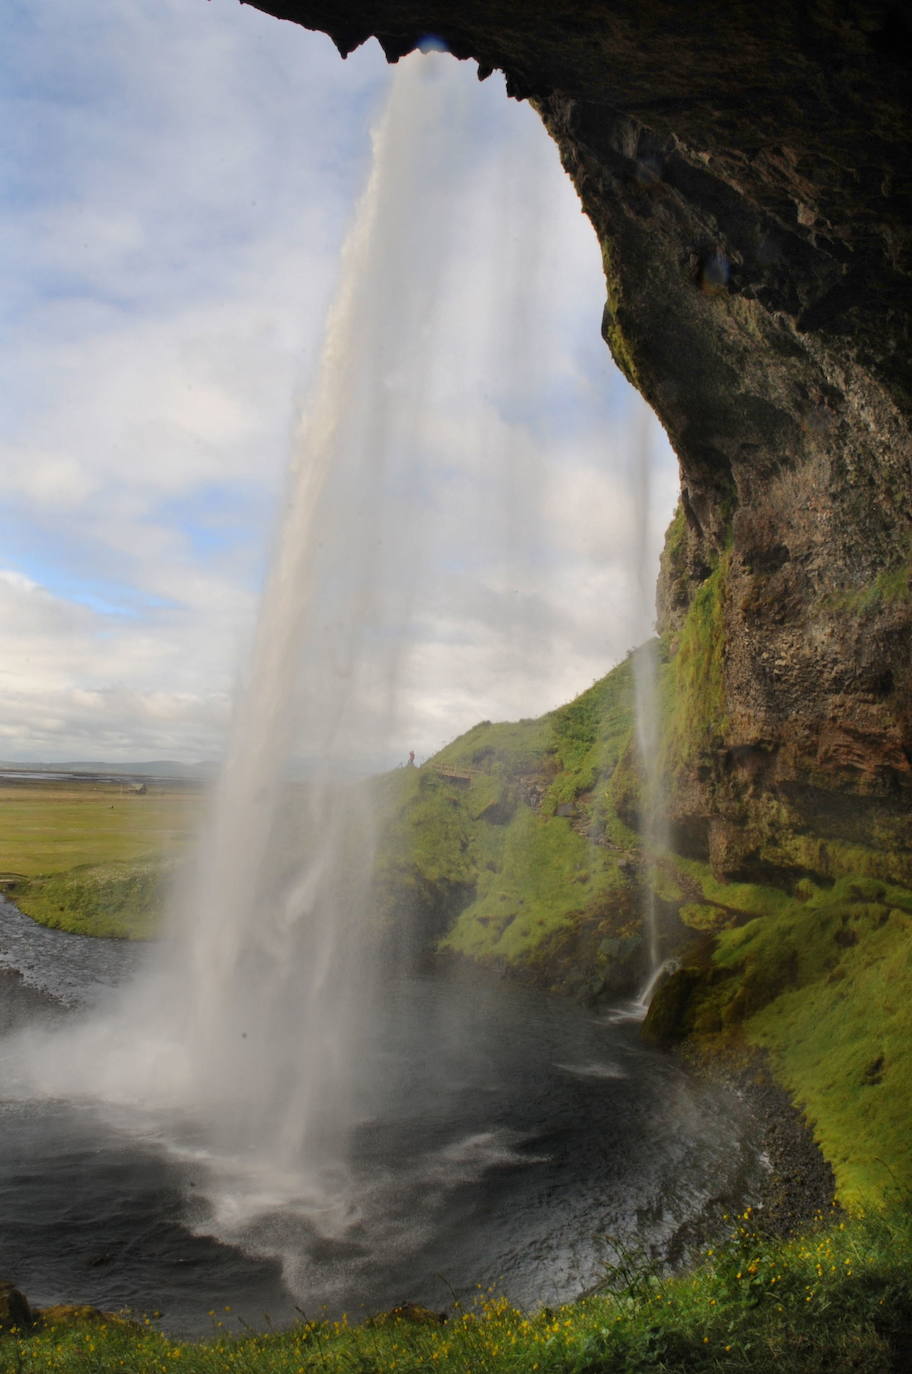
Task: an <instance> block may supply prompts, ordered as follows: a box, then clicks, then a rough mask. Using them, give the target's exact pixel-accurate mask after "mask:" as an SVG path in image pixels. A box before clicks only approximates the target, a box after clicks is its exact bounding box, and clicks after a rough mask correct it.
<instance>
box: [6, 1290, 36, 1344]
mask: <svg viewBox="0 0 912 1374" xmlns="http://www.w3.org/2000/svg"><path fill="white" fill-rule="evenodd" d="M32 1321H33V1314H32V1309H31V1307H30V1306H29V1301H28V1298H27V1297H26V1296H25V1294H24V1293H20V1291H19V1289H18V1288H17V1287H16V1285H15V1284H14V1283H10V1282H9V1281H8V1280H7V1281H4V1282H2V1283H0V1331H12V1330H16V1331H24V1330H27V1329H28V1327H30V1326H31V1324H32Z"/></svg>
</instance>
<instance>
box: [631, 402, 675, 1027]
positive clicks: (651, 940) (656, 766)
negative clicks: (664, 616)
mask: <svg viewBox="0 0 912 1374" xmlns="http://www.w3.org/2000/svg"><path fill="white" fill-rule="evenodd" d="M653 423H654V421H653V417H652V414H651V412H650V411H649V410H647V408H646V407H645V405H644V406H641V408H640V412H639V416H638V426H637V428H638V434H637V440H638V442H637V444H636V447H635V464H636V466H635V469H634V473H633V491H634V509H635V513H636V524H637V541H636V548H637V550H638V558H637V564H636V587H637V595H638V598H639V601H640V610H641V614H642V616H643V619H646V616H647V614H648V611H647V607H650V608H651V606H652V603H653V598H654V578H655V570H654V568H653V567H652V566H651V563H650V561H649V560H648V558H647V554H646V551H647V549H648V548H649V539H648V532H649V529H648V527H649V515H650V511H651V507H652V486H653V446H652V442H651V437H652V435H651V431H652V425H653ZM659 669H660V661H659V641H658V640H657V639H650V640H648V641H647V642H646V643H645V644H643V645H641V646H640V647H639V648H638V649H637V650H636V652H635V653H634V655H633V675H634V697H635V710H636V741H637V751H638V753H639V763H640V826H639V829H640V843H641V847H642V863H641V868H640V872H641V884H642V908H643V927H644V933H645V937H646V951H647V959H648V967H647V972H646V976H645V979H644V982H643V986H642V988H641V990H640V993H639V995H638V997H637V999H636V1001H637V1005H638V1006H639V1007H641V1008H642V1010H643V1013H644V1014H645V1010H646V1008H647V1007H648V1005H649V1000H650V998H651V996H652V993H653V992H654V990H655V986H656V983H657V982H658V979H659V976H660V974H661V972H662V970H663V967H664V965H663V960H662V949H661V939H660V932H659V919H658V897H657V892H656V888H657V885H658V879H659V872H660V870H659V859H660V856H661V854H662V852H663V851H664V850H666V849H667V848H668V820H667V806H666V799H665V796H664V793H663V779H662V760H661V743H662V701H661V692H660V680H659Z"/></svg>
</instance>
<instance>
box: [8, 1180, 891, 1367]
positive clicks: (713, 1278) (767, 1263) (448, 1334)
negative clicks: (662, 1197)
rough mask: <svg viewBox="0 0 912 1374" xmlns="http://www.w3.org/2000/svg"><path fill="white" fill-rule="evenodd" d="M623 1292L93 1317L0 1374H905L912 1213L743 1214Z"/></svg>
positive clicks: (37, 1339) (37, 1344) (26, 1342)
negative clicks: (353, 1312) (192, 1326)
mask: <svg viewBox="0 0 912 1374" xmlns="http://www.w3.org/2000/svg"><path fill="white" fill-rule="evenodd" d="M607 1281H608V1283H609V1284H610V1285H611V1286H612V1288H613V1290H614V1291H612V1292H610V1293H604V1294H598V1295H594V1296H591V1297H587V1298H584V1299H582V1300H580V1301H579V1302H576V1303H572V1304H568V1305H567V1306H564V1307H560V1308H556V1309H553V1310H552V1309H544V1310H543V1311H541V1312H539V1313H536V1314H534V1315H529V1314H527V1313H524V1312H521V1311H519V1310H517V1309H516V1308H514V1307H512V1306H511V1305H510V1304H509V1303H507V1302H506V1301H504V1300H503V1299H500V1298H497V1297H495V1296H491V1295H488V1296H487V1297H485V1298H483V1299H482V1300H480V1301H479V1303H478V1305H477V1307H475V1308H474V1309H472V1310H457V1311H455V1312H454V1313H453V1314H451V1316H450V1319H449V1321H447V1322H446V1323H440V1322H438V1321H436V1320H435V1319H434V1318H433V1316H432V1314H429V1313H426V1312H423V1311H422V1310H421V1309H408V1308H406V1309H403V1311H402V1315H401V1317H399V1318H397V1316H396V1315H395V1314H391V1315H389V1316H387V1317H385V1318H382V1319H376V1318H375V1319H374V1320H373V1321H370V1322H366V1323H364V1324H362V1325H360V1326H350V1325H349V1324H348V1322H347V1321H345V1320H342V1321H340V1322H320V1321H302V1322H301V1324H300V1325H298V1326H296V1327H295V1328H293V1329H292V1330H289V1331H285V1332H279V1333H274V1332H269V1333H253V1332H250V1331H241V1332H237V1333H231V1332H228V1331H227V1330H225V1328H224V1327H222V1326H219V1325H218V1324H216V1327H215V1330H214V1334H213V1337H212V1338H210V1339H209V1340H207V1341H202V1342H198V1343H197V1342H192V1343H191V1342H184V1341H178V1340H174V1339H172V1338H169V1337H168V1336H165V1335H163V1334H161V1333H160V1332H158V1331H155V1330H154V1329H152V1327H150V1326H149V1325H148V1324H146V1325H145V1326H138V1325H132V1324H128V1323H122V1322H119V1323H116V1322H115V1323H111V1324H108V1325H104V1324H98V1323H97V1322H96V1323H94V1324H92V1323H86V1322H83V1323H82V1324H78V1325H76V1326H73V1327H66V1326H58V1327H52V1328H50V1329H48V1330H46V1331H40V1330H39V1331H36V1332H35V1334H33V1335H21V1334H16V1333H11V1334H8V1335H6V1336H4V1337H0V1371H2V1374H7V1372H8V1374H12V1372H13V1371H16V1374H50V1371H59V1372H60V1374H62V1372H63V1371H66V1374H102V1372H105V1374H106V1372H107V1371H116V1370H129V1371H131V1372H132V1374H172V1372H173V1371H179V1370H184V1371H187V1374H235V1371H236V1372H237V1374H242V1371H243V1374H305V1372H306V1374H311V1372H312V1374H394V1372H395V1374H431V1371H442V1372H443V1374H614V1372H615V1371H616V1372H617V1374H621V1371H624V1372H625V1374H631V1372H632V1371H643V1374H646V1371H650V1372H651V1374H662V1371H665V1372H666V1374H677V1372H680V1374H684V1371H706V1374H723V1371H726V1372H728V1371H730V1374H747V1372H748V1371H750V1372H751V1374H768V1371H769V1370H771V1369H775V1370H777V1372H778V1374H789V1371H796V1372H797V1371H801V1372H802V1374H817V1372H818V1371H819V1374H834V1372H835V1374H838V1371H843V1370H853V1371H857V1372H858V1374H895V1371H897V1370H901V1369H906V1368H908V1367H909V1365H908V1363H907V1362H906V1361H907V1359H908V1357H909V1355H910V1354H912V1214H910V1211H909V1209H908V1207H905V1206H904V1207H898V1208H896V1209H895V1210H894V1211H893V1212H892V1213H891V1214H890V1215H889V1216H887V1215H886V1214H878V1215H874V1216H869V1217H855V1218H844V1217H841V1216H840V1215H839V1214H837V1213H834V1214H833V1215H832V1216H830V1217H822V1216H821V1217H819V1218H818V1226H817V1229H816V1230H815V1231H813V1232H812V1233H811V1234H809V1235H806V1236H804V1237H801V1238H799V1239H796V1240H791V1241H786V1242H783V1241H780V1240H773V1239H769V1238H767V1237H765V1236H764V1234H763V1231H762V1228H761V1227H760V1226H759V1225H758V1224H757V1218H756V1217H755V1216H754V1214H753V1213H751V1212H750V1211H749V1210H748V1211H747V1212H745V1213H744V1214H743V1215H742V1216H740V1217H738V1218H735V1219H733V1221H732V1229H731V1232H730V1234H729V1236H728V1238H727V1239H726V1240H725V1241H724V1242H723V1243H721V1244H720V1245H718V1246H717V1247H714V1248H713V1249H710V1250H708V1251H707V1252H706V1253H705V1255H704V1257H703V1262H702V1264H701V1266H700V1267H699V1268H697V1269H696V1270H695V1271H694V1272H692V1273H691V1274H688V1275H684V1276H683V1277H679V1278H674V1279H667V1278H661V1277H659V1276H658V1275H656V1274H654V1273H651V1272H649V1271H643V1270H637V1269H630V1268H629V1267H628V1266H627V1265H626V1264H625V1263H623V1262H621V1263H619V1264H618V1265H617V1266H616V1267H615V1268H614V1269H613V1270H612V1271H611V1272H610V1273H609V1274H608V1275H607Z"/></svg>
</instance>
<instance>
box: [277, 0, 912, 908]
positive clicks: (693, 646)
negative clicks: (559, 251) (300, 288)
mask: <svg viewBox="0 0 912 1374" xmlns="http://www.w3.org/2000/svg"><path fill="white" fill-rule="evenodd" d="M256 3H257V7H258V8H259V9H262V10H264V11H266V12H268V13H271V14H274V15H276V16H278V17H279V18H283V19H288V20H293V21H295V22H298V23H301V24H305V25H307V26H309V27H311V28H317V29H322V30H324V31H325V32H327V33H328V34H330V35H331V36H332V38H333V39H334V40H335V42H336V44H337V45H338V47H339V49H340V51H341V52H342V54H343V55H345V54H346V53H348V52H349V51H351V50H352V49H353V48H354V47H356V46H357V45H358V44H360V43H361V42H363V41H364V40H365V39H367V38H368V37H369V36H371V35H375V36H376V37H377V38H378V39H379V41H380V42H381V44H382V46H383V48H384V51H385V52H386V54H387V56H388V58H390V60H396V59H398V58H399V57H400V56H402V55H403V54H405V53H407V52H408V51H410V50H411V49H412V48H414V47H415V46H417V45H418V44H419V43H420V41H421V40H422V39H423V37H424V36H426V35H428V34H433V35H435V36H438V37H440V38H442V39H443V40H444V41H445V42H446V43H447V44H448V45H449V47H450V49H451V50H452V52H453V53H454V54H455V55H456V56H458V57H461V58H468V57H472V58H475V59H476V60H477V61H478V63H479V75H481V76H484V75H485V74H487V73H488V72H490V71H491V70H493V69H495V68H498V69H502V70H503V71H504V72H505V74H506V78H507V87H508V91H509V93H510V94H511V95H513V96H515V97H518V98H525V99H528V100H530V101H532V102H533V103H534V104H535V106H536V108H537V109H538V111H539V113H540V115H541V117H542V119H543V121H544V123H545V125H546V126H547V128H548V130H549V132H550V133H551V135H552V136H553V137H554V139H555V141H556V142H557V145H558V147H559V149H560V154H561V157H562V159H563V163H564V166H565V167H566V169H567V171H568V173H569V174H570V176H571V177H572V178H573V181H574V182H575V184H576V187H577V189H578V191H579V195H580V198H581V201H582V204H583V208H584V209H585V211H586V213H587V214H588V215H589V217H590V219H591V220H592V223H593V224H594V226H595V229H596V232H597V234H598V236H599V240H600V242H601V244H602V247H603V252H604V262H605V274H606V282H607V303H606V305H605V310H604V316H603V333H604V336H605V339H606V341H607V343H608V345H609V346H610V348H611V351H612V353H613V355H614V357H615V359H616V360H617V362H618V364H619V365H620V367H621V368H622V369H623V370H624V372H625V373H626V374H627V376H628V377H629V378H630V380H631V381H632V382H633V383H634V385H636V386H637V387H638V388H639V389H640V390H641V391H642V393H643V394H644V396H645V397H646V398H647V400H648V401H649V402H650V404H651V405H652V406H653V407H654V409H655V411H656V412H657V414H658V415H659V417H660V418H661V420H662V422H663V424H664V425H665V428H666V430H667V432H668V434H669V436H670V439H671V441H672V444H673V446H674V448H675V450H676V452H677V454H678V456H679V459H680V464H681V475H682V495H681V507H680V511H679V514H678V517H677V518H676V520H675V523H674V525H673V527H672V530H671V532H670V535H669V541H668V545H667V548H666V552H665V556H664V559H663V565H662V571H661V575H660V584H659V596H658V601H659V625H660V629H661V631H662V632H663V634H664V636H665V639H666V643H667V644H668V647H669V651H670V654H671V657H672V664H674V663H675V662H676V660H680V662H679V664H678V669H677V672H678V678H679V681H678V689H679V690H678V692H677V697H676V703H677V704H676V708H675V710H676V719H675V724H674V731H673V734H674V741H673V743H674V747H673V749H672V751H671V755H670V758H669V771H670V777H671V781H672V813H673V814H672V819H673V822H674V833H675V837H676V842H677V843H678V845H679V846H680V847H681V849H682V851H684V852H687V853H689V854H691V855H692V856H693V857H694V858H696V859H705V858H707V857H708V858H709V859H710V860H711V862H712V864H713V866H714V869H715V871H716V872H717V873H718V874H719V875H720V876H725V877H730V878H747V879H757V878H758V877H761V876H762V877H763V878H764V879H766V880H768V879H769V877H770V875H771V874H776V873H778V874H779V875H780V877H781V878H782V880H783V881H785V882H786V884H788V883H794V882H795V881H797V880H798V878H799V877H800V876H801V875H803V874H812V875H815V876H823V877H830V878H832V877H838V876H839V875H840V874H841V873H847V872H862V873H866V874H869V875H875V876H877V875H880V876H883V877H885V878H889V879H891V880H894V881H903V882H908V881H910V879H912V847H910V846H912V841H910V831H912V825H910V815H912V595H910V571H912V440H910V432H909V430H910V415H912V349H910V305H912V232H910V217H909V209H910V198H912V163H910V159H909V146H910V134H912V79H910V65H912V11H910V9H909V6H908V5H907V4H903V3H886V2H875V0H857V3H856V0H819V3H800V4H796V3H795V2H794V0H770V2H769V3H767V4H766V5H764V6H762V7H758V6H756V5H747V4H744V3H740V0H732V3H728V4H723V5H719V4H716V3H713V4H709V3H705V0H694V3H691V4H688V5H682V4H680V3H679V0H588V2H585V0H584V2H583V3H578V2H576V0H521V3H520V0H463V3H460V4H459V5H454V4H452V3H446V0H333V3H332V4H328V3H325V0H256Z"/></svg>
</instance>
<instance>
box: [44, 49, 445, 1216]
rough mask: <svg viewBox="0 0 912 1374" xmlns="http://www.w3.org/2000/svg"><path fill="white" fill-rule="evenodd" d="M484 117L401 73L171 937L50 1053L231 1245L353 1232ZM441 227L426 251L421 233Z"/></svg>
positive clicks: (438, 72) (54, 1068) (49, 1084)
mask: <svg viewBox="0 0 912 1374" xmlns="http://www.w3.org/2000/svg"><path fill="white" fill-rule="evenodd" d="M465 103H466V102H465V86H464V83H461V82H459V81H458V73H457V72H456V65H455V64H454V63H453V62H452V59H449V58H446V57H439V56H438V57H434V58H424V59H422V58H416V59H413V60H412V61H410V62H405V63H402V64H401V65H400V68H399V70H398V71H397V73H396V76H395V79H394V81H393V84H392V90H391V95H390V97H389V102H388V106H387V109H386V112H385V114H384V117H383V119H382V122H381V124H380V127H379V131H378V132H377V134H376V137H375V140H374V162H373V169H372V173H371V177H370V181H369V184H368V187H367V190H366V192H365V194H364V196H363V198H362V201H361V204H360V207H359V209H358V213H357V217H356V222H355V225H354V228H353V230H352V232H351V234H350V237H349V239H348V242H347V244H346V246H345V249H344V254H343V261H342V270H341V279H340V285H339V289H338V294H337V298H336V300H335V303H334V305H333V307H332V310H331V313H330V316H329V319H328V322H327V327H326V333H325V341H324V346H323V352H322V358H321V363H320V368H319V374H318V377H317V380H316V384H315V387H314V391H313V396H312V400H311V403H310V405H309V407H308V408H307V412H306V414H305V417H304V422H303V424H302V427H301V433H300V435H299V436H298V438H297V442H296V451H295V455H294V459H293V463H292V471H291V475H290V480H289V484H288V490H287V496H286V501H285V508H284V513H283V517H282V520H281V526H280V529H279V532H278V536H277V541H276V553H275V556H274V561H273V564H272V568H271V571H270V573H269V576H268V580H267V584H266V587H265V590H264V593H263V598H262V604H261V608H260V614H259V620H258V624H257V628H256V635H255V640H254V643H253V646H252V650H251V653H250V660H249V665H248V668H247V671H246V674H245V678H246V681H245V683H244V686H243V690H242V692H241V694H240V697H239V702H238V705H237V708H236V711H235V716H234V721H233V726H232V731H231V739H230V747H229V752H228V757H227V762H226V765H225V768H224V773H223V776H222V779H221V782H220V784H219V786H218V789H217V791H216V794H215V797H214V804H213V807H212V811H211V816H210V818H209V822H208V825H207V826H206V828H205V831H204V834H203V836H202V839H201V843H200V844H199V847H198V852H197V855H196V857H195V861H194V863H193V865H192V871H191V872H189V873H188V874H187V875H186V877H185V880H184V882H183V884H182V890H181V892H180V893H179V898H178V901H177V904H176V913H175V919H174V921H173V928H172V931H171V937H170V939H169V940H168V941H166V942H164V946H163V950H162V952H161V954H160V956H159V957H158V958H157V959H156V960H155V962H154V963H153V965H152V967H150V968H149V969H148V970H147V972H146V974H145V976H144V977H143V978H141V979H140V981H139V982H138V983H137V984H135V985H133V986H131V987H130V988H129V989H128V990H127V993H126V995H125V996H124V997H123V998H122V1001H121V1005H119V1006H118V1007H116V1008H114V1009H113V1010H111V1011H109V1013H108V1014H107V1015H106V1016H105V1017H104V1018H101V1019H99V1018H98V1017H95V1018H94V1019H93V1020H91V1021H90V1022H89V1023H87V1024H86V1025H84V1026H83V1027H81V1028H80V1029H78V1030H76V1031H74V1032H73V1033H72V1034H71V1035H70V1036H69V1037H68V1042H69V1043H68V1045H67V1046H66V1047H62V1046H60V1045H59V1044H57V1045H55V1046H54V1047H52V1049H51V1052H50V1053H48V1052H43V1053H37V1054H35V1055H33V1056H32V1072H33V1076H34V1078H35V1080H36V1085H37V1086H38V1088H39V1090H41V1089H43V1090H44V1091H46V1092H51V1093H54V1092H59V1093H66V1094H68V1095H72V1094H74V1093H75V1094H77V1095H78V1094H79V1093H84V1094H85V1095H87V1096H91V1097H94V1098H96V1099H100V1100H102V1101H103V1102H105V1103H107V1104H108V1106H109V1108H113V1109H115V1110H120V1109H130V1110H132V1111H136V1110H137V1109H138V1110H139V1111H140V1112H141V1113H142V1114H143V1116H144V1117H145V1119H146V1120H147V1121H148V1122H149V1123H150V1124H149V1129H150V1130H151V1131H152V1132H153V1133H154V1134H156V1135H158V1136H159V1138H161V1137H162V1135H163V1136H164V1140H163V1143H164V1144H165V1145H166V1146H167V1147H168V1148H171V1149H173V1150H175V1151H177V1152H178V1153H183V1154H185V1155H186V1154H187V1153H188V1152H189V1153H190V1154H194V1155H195V1156H196V1157H198V1160H199V1162H200V1170H201V1171H202V1173H203V1174H205V1175H206V1179H207V1182H206V1191H207V1193H208V1195H209V1198H210V1203H211V1206H212V1209H213V1212H214V1214H216V1215H218V1214H219V1213H221V1214H223V1215H224V1216H225V1217H226V1219H227V1221H228V1222H229V1223H230V1222H232V1218H233V1219H234V1220H237V1219H238V1218H239V1219H240V1220H243V1217H242V1216H240V1214H241V1213H242V1212H243V1211H244V1208H245V1202H244V1199H245V1197H246V1198H247V1199H248V1200H249V1212H250V1214H251V1215H256V1214H258V1213H262V1211H263V1210H264V1207H268V1206H274V1205H280V1204H282V1203H288V1202H290V1201H292V1200H295V1199H297V1200H302V1199H303V1200H304V1201H305V1202H307V1201H308V1200H309V1201H310V1203H312V1204H313V1208H316V1209H317V1210H322V1214H323V1215H322V1221H321V1225H322V1226H324V1227H325V1229H326V1230H327V1231H328V1232H332V1231H338V1230H341V1229H344V1228H345V1225H346V1224H347V1222H348V1221H349V1220H350V1217H349V1216H348V1213H347V1210H346V1209H347V1207H348V1203H347V1201H346V1196H347V1185H346V1177H345V1174H346V1159H347V1153H348V1139H349V1134H350V1132H351V1130H352V1127H353V1125H354V1121H355V1106H354V1104H353V1096H352V1081H353V1076H354V1074H355V1073H356V1070H357V1067H358V1062H359V1046H361V1045H363V1044H364V1041H365V1037H366V1036H367V1035H368V1034H369V1033H370V1029H369V1028H370V1026H371V1019H372V1008H373V1005H374V974H375V971H376V954H377V944H378V941H377V932H376V930H374V929H373V927H372V917H371V913H370V905H369V901H368V889H369V883H370V878H371V871H372V859H373V848H372V833H371V819H370V814H369V806H368V801H367V797H366V794H365V790H364V788H363V787H361V786H359V785H357V784H356V783H353V782H350V781H349V782H346V781H345V777H346V774H347V773H351V771H352V767H353V764H354V765H357V763H358V761H359V760H371V761H372V760H374V759H376V758H383V757H388V755H389V749H390V741H391V739H393V738H395V736H396V731H397V728H398V726H399V721H398V719H397V711H398V710H399V706H398V698H397V684H398V682H399V679H400V677H401V674H402V671H403V661H404V657H405V655H406V654H407V652H408V650H407V645H408V636H407V634H406V633H405V632H404V630H405V627H406V626H407V624H408V620H409V615H410V611H411V606H412V602H413V598H414V595H415V588H416V577H415V569H416V567H418V566H420V563H421V559H420V556H419V544H420V543H421V540H422V538H423V537H424V536H423V534H422V530H421V525H420V522H416V521H414V520H403V519H401V518H400V507H401V505H402V503H403V501H404V498H405V495H406V493H405V492H404V491H403V477H402V471H403V468H402V466H401V461H400V460H401V459H402V455H409V456H410V455H411V453H412V451H413V450H414V448H415V445H416V442H417V439H416V427H417V419H416V417H417V416H418V414H419V413H420V411H421V406H422V403H423V401H424V396H423V392H424V391H425V390H426V388H427V387H428V385H429V377H430V372H431V370H432V368H433V365H434V359H433V356H432V352H431V351H430V350H427V349H425V350H424V352H422V347H423V344H424V343H425V342H426V336H427V334H428V331H429V329H430V324H431V317H432V315H433V312H434V310H435V308H436V301H437V296H436V293H435V289H434V285H435V277H436V275H437V273H438V272H439V271H441V270H442V269H443V267H444V266H445V261H446V251H447V245H448V240H449V238H450V236H451V232H452V231H451V229H450V225H449V214H448V203H447V197H446V195H445V194H444V190H445V186H444V179H443V178H442V177H441V176H440V174H439V166H438V164H439V160H440V158H441V156H443V157H445V156H446V155H447V152H448V150H450V149H452V147H453V146H454V145H455V146H457V147H458V146H459V143H460V129H459V122H460V113H461V110H462V109H463V107H464V106H465ZM462 142H463V143H467V142H468V140H467V139H465V138H464V137H463V138H462ZM435 172H436V173H437V175H436V176H435V175H434V174H435ZM417 206H420V207H421V212H422V232H421V234H420V235H418V236H417V237H416V235H414V234H411V233H409V232H408V230H409V225H408V224H406V223H404V222H403V215H404V214H408V213H409V211H410V209H411V208H412V207H417ZM400 340H407V341H408V347H409V349H410V351H411V353H412V360H411V361H412V363H413V365H412V366H411V367H410V368H409V369H408V370H407V376H405V378H403V372H404V369H403V366H402V359H403V349H402V346H401V345H400V342H399V341H400ZM415 359H417V360H418V361H417V364H414V360H415ZM397 464H398V465H399V466H397ZM296 758H297V762H298V766H297V769H296V768H295V767H294V766H291V767H290V766H289V765H290V764H292V765H294V763H295V759H296ZM302 764H303V766H304V770H305V772H304V776H305V778H306V780H304V781H301V777H302V773H301V766H302ZM61 1051H63V1052H61ZM161 1123H166V1124H165V1125H164V1126H162V1125H161ZM226 1229H227V1230H229V1231H230V1230H232V1225H231V1224H229V1225H227V1226H226Z"/></svg>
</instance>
